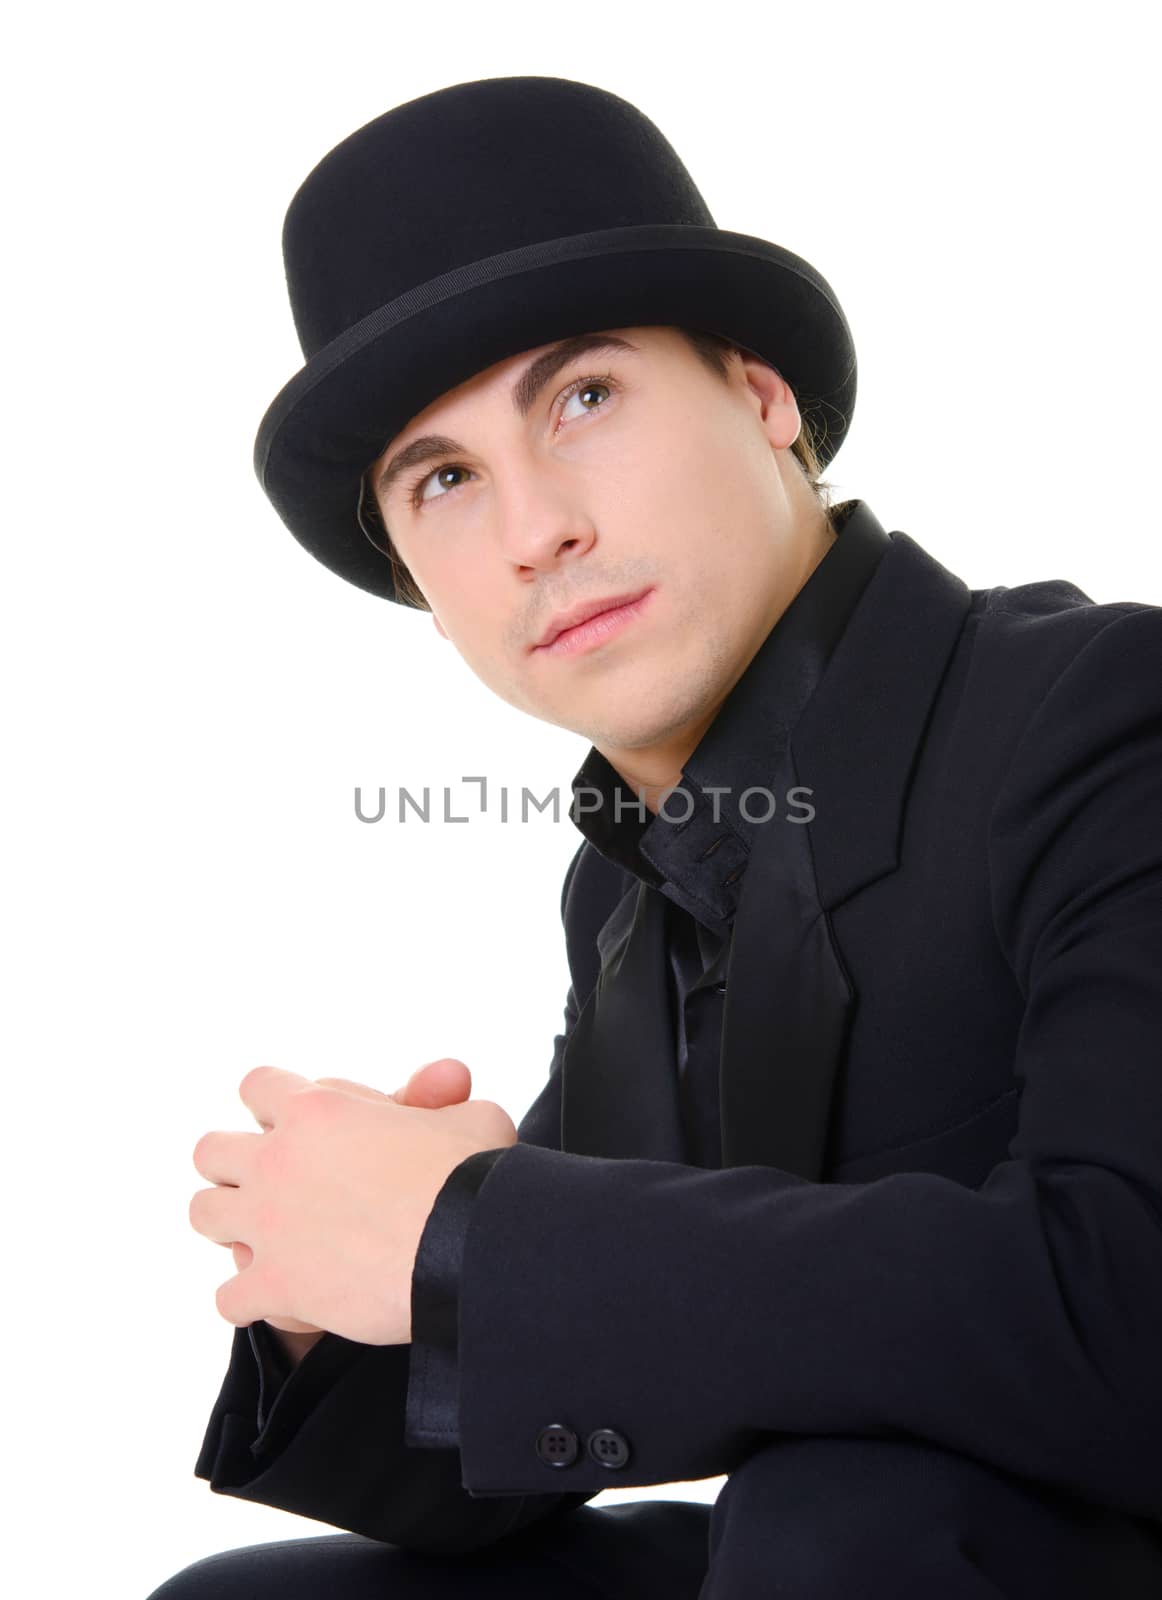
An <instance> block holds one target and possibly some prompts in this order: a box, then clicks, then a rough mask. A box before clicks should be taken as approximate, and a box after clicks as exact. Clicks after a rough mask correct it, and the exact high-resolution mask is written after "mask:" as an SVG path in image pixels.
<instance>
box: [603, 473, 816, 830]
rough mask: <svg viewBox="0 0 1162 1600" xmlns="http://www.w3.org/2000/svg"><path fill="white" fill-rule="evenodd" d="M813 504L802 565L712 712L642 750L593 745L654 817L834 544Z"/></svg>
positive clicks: (678, 782)
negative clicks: (775, 628) (759, 653)
mask: <svg viewBox="0 0 1162 1600" xmlns="http://www.w3.org/2000/svg"><path fill="white" fill-rule="evenodd" d="M812 508H813V514H812V515H811V516H810V518H809V520H808V523H807V528H808V532H807V535H806V538H805V541H804V549H805V552H806V553H805V557H804V563H803V568H802V570H801V574H800V576H799V578H798V581H797V583H796V584H795V588H794V591H793V592H792V593H791V594H790V595H788V596H787V597H786V598H785V599H784V600H783V601H782V602H781V603H779V604H777V606H776V608H775V611H774V614H773V615H772V616H771V617H770V618H769V620H768V622H767V624H766V626H765V628H764V630H763V632H762V634H761V636H760V638H759V639H758V641H757V643H756V644H755V645H754V648H753V649H752V650H751V651H750V652H749V654H748V655H747V657H746V659H745V660H744V661H743V662H742V664H741V665H740V666H739V667H738V669H737V671H736V673H735V675H734V678H733V679H732V680H731V682H730V683H729V684H728V686H727V688H726V689H725V691H724V692H723V693H722V695H720V697H719V699H718V701H717V703H716V704H715V705H714V706H713V707H712V708H711V709H710V711H708V712H707V713H705V714H704V715H703V716H702V717H700V718H699V719H698V721H697V722H695V723H693V724H688V725H687V726H686V727H684V728H682V729H681V730H680V731H679V732H678V733H677V734H675V735H673V736H672V737H670V738H668V739H665V740H663V741H662V742H660V743H659V744H656V745H651V746H650V747H649V748H648V749H645V750H613V751H610V750H604V749H601V747H600V746H597V749H599V750H600V752H601V754H602V755H603V756H604V757H605V759H606V760H607V761H608V762H609V764H610V766H611V767H613V769H614V771H615V772H616V773H617V774H618V776H619V777H620V778H621V780H622V782H623V783H625V784H626V786H627V787H628V788H629V789H631V790H632V791H633V793H634V795H635V796H636V797H638V798H639V799H641V800H642V801H643V802H644V804H645V806H646V809H647V810H648V811H649V812H651V813H652V814H653V815H656V814H657V812H658V810H659V808H660V807H661V805H662V804H663V802H664V801H665V799H666V796H667V795H668V794H669V793H670V791H671V790H672V789H674V788H675V787H676V786H677V785H678V784H680V783H681V781H682V769H683V767H684V766H685V765H686V762H687V761H688V760H689V759H690V757H691V756H692V755H693V753H694V751H695V750H696V749H697V748H698V745H699V744H700V743H701V741H702V739H703V737H704V735H705V733H706V730H707V729H708V728H709V727H710V725H711V723H712V722H713V721H714V719H715V717H716V716H717V715H718V713H719V711H720V710H721V709H722V706H723V705H724V704H725V702H726V700H727V699H728V698H729V695H730V692H731V690H732V689H733V688H734V686H735V684H736V683H737V682H738V680H739V679H740V678H741V677H742V676H743V674H744V673H745V671H746V669H747V667H748V666H749V665H750V663H751V662H752V661H753V660H754V658H755V656H756V655H757V654H758V652H759V650H760V649H761V648H762V645H763V642H764V641H765V640H766V638H767V637H768V636H769V634H770V631H771V629H772V628H773V627H774V626H775V624H776V623H777V622H778V621H779V618H780V617H781V616H782V615H783V613H784V612H785V611H786V610H787V609H788V607H789V606H790V604H791V601H792V600H794V598H795V596H796V595H797V594H798V593H799V591H800V590H801V589H802V588H803V586H804V584H805V583H806V582H807V580H808V578H809V577H810V576H811V574H812V573H813V572H814V571H815V569H816V567H817V566H818V565H819V563H820V562H821V561H822V560H823V557H824V556H825V555H826V554H827V552H828V551H829V550H830V549H831V547H832V545H833V544H834V543H835V541H836V538H837V537H838V535H837V534H836V532H835V529H834V528H833V527H832V525H831V522H830V519H829V518H828V516H827V515H826V513H825V512H824V510H823V508H822V507H821V506H820V505H819V504H818V502H817V501H816V500H815V499H814V493H813V492H812Z"/></svg>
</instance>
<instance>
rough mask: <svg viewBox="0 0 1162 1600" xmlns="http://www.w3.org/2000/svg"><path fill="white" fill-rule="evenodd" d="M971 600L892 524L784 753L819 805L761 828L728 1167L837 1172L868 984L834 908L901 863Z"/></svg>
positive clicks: (787, 767)
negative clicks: (836, 1138) (920, 762)
mask: <svg viewBox="0 0 1162 1600" xmlns="http://www.w3.org/2000/svg"><path fill="white" fill-rule="evenodd" d="M970 604H971V594H970V591H969V589H968V587H967V585H966V584H965V583H964V582H963V581H962V580H961V579H960V578H958V577H956V576H955V574H953V573H951V572H949V571H948V570H947V569H946V568H945V567H943V566H941V565H940V563H939V562H938V561H935V560H934V559H933V558H932V557H931V556H930V555H928V553H927V552H926V551H925V550H923V549H921V547H920V546H919V545H918V544H916V542H915V541H914V540H912V539H910V538H909V537H908V535H907V534H903V533H895V534H893V535H892V545H891V548H890V549H889V550H887V551H885V553H884V556H883V558H882V560H881V561H880V564H879V566H878V567H877V568H876V570H875V572H874V573H873V575H872V577H871V579H870V581H869V583H868V586H867V589H866V590H865V591H864V593H863V594H862V595H861V597H860V600H859V603H858V605H857V606H856V608H855V611H854V612H853V614H852V617H851V620H850V622H849V623H848V625H847V627H846V628H845V629H844V632H843V636H842V637H841V639H840V641H839V643H838V644H837V645H836V647H835V651H834V653H833V655H832V657H831V660H830V661H829V662H828V665H827V668H826V671H825V672H824V674H823V677H822V679H821V680H820V682H819V685H818V687H817V689H816V690H815V693H814V694H813V695H812V697H811V699H810V700H809V701H808V703H807V705H806V707H805V708H804V711H803V713H802V715H801V716H800V718H799V720H798V722H797V723H796V725H795V728H794V729H793V731H792V733H791V737H790V744H789V748H787V749H785V750H784V751H782V752H781V753H780V755H779V758H778V760H777V762H776V771H775V775H774V778H773V781H772V785H771V787H772V789H773V792H774V793H775V794H776V796H778V798H779V803H780V806H782V803H783V797H784V796H785V794H786V792H787V790H788V788H792V787H794V786H795V785H803V786H805V788H806V789H808V790H809V791H810V793H809V794H808V795H806V796H802V795H800V796H799V800H800V803H809V804H810V805H811V806H812V807H814V816H812V817H811V818H810V819H809V820H807V821H804V822H802V823H797V822H788V821H786V819H785V818H784V817H782V816H781V813H780V818H779V819H777V820H775V821H773V822H772V823H771V824H768V825H766V826H764V827H762V828H759V829H757V830H756V832H755V842H754V844H753V846H752V850H751V858H750V860H749V862H748V864H747V869H746V874H745V876H744V878H743V887H742V894H741V897H740V900H739V906H738V910H737V912H736V913H735V920H734V934H733V938H732V941H731V964H730V967H729V969H728V974H727V985H726V1007H725V1012H724V1018H723V1040H722V1057H721V1064H720V1074H721V1087H720V1098H721V1118H722V1159H723V1165H724V1166H747V1165H764V1166H773V1167H778V1168H780V1169H781V1170H782V1171H784V1172H787V1173H791V1174H795V1175H797V1176H798V1177H801V1178H804V1179H807V1180H809V1181H811V1182H819V1181H821V1180H822V1177H823V1173H824V1171H825V1167H826V1151H827V1139H828V1133H829V1129H830V1123H831V1118H832V1111H833V1103H834V1099H835V1091H836V1083H837V1074H838V1068H839V1064H840V1059H841V1056H842V1052H843V1045H844V1041H845V1039H846V1036H847V1029H848V1024H849V1022H850V1017H851V1010H852V1006H853V1004H854V1001H855V999H856V995H855V992H854V990H853V988H852V985H851V983H850V981H849V979H848V977H847V974H846V972H845V970H844V966H843V962H842V958H841V956H840V953H839V951H838V949H837V947H836V944H835V940H834V937H833V934H832V930H831V924H830V918H829V915H828V913H829V912H830V911H831V910H833V909H834V908H835V907H836V906H837V905H838V904H839V903H840V901H842V900H845V899H847V898H848V896H850V895H852V894H854V893H855V892H856V891H857V890H859V889H862V888H866V887H867V886H868V885H869V884H871V883H874V882H875V881H876V880H877V879H879V878H882V877H884V876H885V875H886V874H887V873H889V872H893V871H894V870H895V869H896V867H897V866H898V865H899V838H900V830H901V822H902V815H903V808H904V802H905V799H906V796H907V790H908V784H909V781H910V777H911V773H912V770H913V767H914V764H915V758H916V754H917V751H918V748H919V745H920V742H921V739H922V737H923V733H924V728H925V725H926V723H927V720H928V717H929V714H930V712H931V709H932V705H933V702H934V700H935V698H936V693H937V690H938V688H939V685H940V681H941V679H942V677H943V676H944V673H945V671H946V669H947V666H948V663H949V661H950V659H951V657H952V653H953V651H954V649H955V647H956V642H957V639H958V638H959V637H960V633H961V629H962V628H963V626H964V621H965V618H966V617H967V615H968V610H969V606H970ZM789 814H790V815H800V814H801V813H800V812H799V811H798V810H797V809H796V810H795V811H792V812H790V813H789Z"/></svg>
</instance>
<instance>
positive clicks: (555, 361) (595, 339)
mask: <svg viewBox="0 0 1162 1600" xmlns="http://www.w3.org/2000/svg"><path fill="white" fill-rule="evenodd" d="M638 348H639V347H638V346H637V345H636V344H631V343H630V342H629V340H628V339H622V338H620V337H619V336H618V335H617V334H616V333H577V334H574V335H573V336H572V337H571V338H569V339H563V340H562V341H561V342H560V344H555V345H553V346H552V348H551V349H549V350H545V351H544V352H543V353H542V354H541V355H539V356H537V357H536V359H535V360H534V361H532V362H530V363H529V365H528V366H527V367H526V368H525V369H524V371H523V372H522V373H521V374H520V376H519V377H518V378H517V380H516V382H515V383H514V384H513V386H512V391H511V395H512V408H513V410H514V411H515V412H516V414H517V416H518V417H521V418H524V417H527V416H528V414H529V412H530V411H531V410H532V409H533V406H534V405H535V403H536V399H537V396H538V395H539V394H540V392H541V390H542V389H543V388H544V387H545V385H546V384H547V383H551V382H552V380H553V379H554V378H555V377H556V375H557V373H558V372H560V370H561V368H562V367H567V366H568V365H569V363H570V362H571V361H575V360H576V359H577V358H578V356H583V355H597V354H600V353H602V352H605V353H606V354H615V353H616V354H624V353H625V352H626V351H627V350H632V351H635V352H636V351H637V350H638ZM468 454H470V451H469V450H468V447H467V445H462V444H460V443H458V442H457V441H456V440H455V439H449V438H448V437H447V435H446V434H442V433H426V434H424V436H423V438H422V439H413V440H412V442H411V444H409V445H405V446H404V448H403V449H402V450H400V451H399V452H398V453H397V454H396V455H394V456H392V458H391V460H390V461H389V462H388V463H387V465H386V466H385V467H384V469H383V471H382V473H381V474H380V476H379V482H378V483H377V484H376V486H375V487H376V492H377V493H378V494H379V495H380V497H381V498H384V499H386V497H387V495H388V494H389V493H390V491H391V486H392V484H393V483H394V482H395V481H396V479H397V478H398V477H399V475H400V474H401V473H402V472H407V471H408V470H409V469H410V468H411V467H418V466H421V465H422V464H423V463H424V462H425V461H430V460H431V459H432V458H433V457H434V456H446V455H468Z"/></svg>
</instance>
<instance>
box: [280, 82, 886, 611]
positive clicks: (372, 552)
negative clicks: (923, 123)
mask: <svg viewBox="0 0 1162 1600" xmlns="http://www.w3.org/2000/svg"><path fill="white" fill-rule="evenodd" d="M282 242H283V256H284V259H285V263H286V277H287V288H288V291H289V293H290V302H291V310H292V312H293V315H294V320H295V328H296V331H297V333H298V338H299V343H300V345H301V346H302V351H303V356H304V357H305V360H306V365H305V366H304V367H302V369H301V370H300V371H299V372H297V373H296V374H295V376H294V377H293V378H292V379H291V380H290V382H289V383H288V384H286V386H285V387H284V388H283V389H282V390H281V391H280V392H279V393H278V395H277V396H276V397H275V399H274V400H273V401H272V403H271V405H270V406H269V407H268V409H267V412H266V415H265V416H264V417H263V419H262V422H261V424H260V425H259V429H258V435H257V438H256V439H255V443H254V468H255V471H256V472H257V474H258V479H259V482H260V483H261V484H262V487H263V489H264V490H265V492H266V494H267V495H268V496H269V498H270V501H271V503H272V504H273V506H274V508H275V510H276V511H277V512H278V514H279V516H280V517H281V518H282V520H283V521H284V522H285V523H286V525H287V527H288V528H289V529H290V530H291V532H292V533H293V534H294V536H295V538H296V539H298V541H299V542H300V544H302V545H304V546H305V547H306V548H307V549H308V550H309V551H310V552H311V554H312V555H313V556H316V557H317V558H318V559H319V560H320V561H322V562H323V563H324V565H326V566H328V567H330V568H331V570H332V571H333V572H337V573H338V574H339V575H340V577H343V578H346V579H347V580H348V581H349V582H351V583H354V584H357V585H358V586H359V587H360V588H361V589H367V590H369V591H370V592H371V593H372V594H378V595H382V596H383V597H384V598H385V599H388V600H396V601H399V603H400V604H406V603H407V602H406V601H404V600H402V599H401V597H400V596H399V595H397V593H396V591H395V585H394V583H393V581H392V567H391V563H390V561H389V560H388V558H387V556H386V555H385V554H384V553H383V551H382V550H381V549H379V548H378V547H377V546H375V545H373V543H372V542H371V536H370V535H369V534H367V533H365V531H364V524H363V521H362V519H361V508H362V489H363V473H364V472H365V470H366V469H367V467H368V466H370V464H371V463H372V462H373V461H374V460H376V458H377V457H378V456H379V455H381V454H382V452H383V450H384V449H385V447H386V446H387V444H388V443H389V441H390V440H391V439H392V438H394V436H395V435H396V434H397V433H399V432H400V430H401V429H402V428H403V427H404V426H405V425H406V424H407V423H408V422H409V421H410V419H411V418H412V417H414V416H416V415H417V414H418V413H419V412H420V411H422V410H424V409H425V407H427V406H429V405H431V403H432V401H433V400H436V399H438V397H439V396H440V395H442V394H445V393H447V391H448V390H449V389H454V388H456V387H457V386H458V385H459V384H461V383H464V382H466V381H467V380H468V379H469V378H471V377H474V376H475V375H476V374H477V373H479V372H482V371H484V370H485V369H486V368H487V367H491V366H493V365H494V364H495V363H496V362H498V361H503V360H506V359H508V358H509V357H510V356H513V355H516V354H517V353H519V352H520V351H522V350H529V349H533V348H535V347H537V346H540V345H543V344H549V343H552V342H554V341H556V340H558V339H563V338H565V337H567V336H568V335H570V334H575V333H587V332H595V331H598V330H603V329H607V328H620V327H634V326H638V327H641V326H649V325H653V326H657V325H677V326H687V327H695V328H705V329H708V330H710V331H711V332H714V333H719V334H722V335H724V336H725V337H726V338H728V339H730V340H732V341H733V342H734V343H736V344H738V345H741V346H742V347H743V348H744V349H746V350H749V351H751V352H752V353H753V354H755V355H757V356H758V357H759V358H760V359H761V360H763V361H765V362H767V363H768V364H769V365H770V366H772V367H775V368H776V369H777V370H778V371H779V372H780V373H782V375H783V377H784V378H785V379H786V381H787V382H788V383H789V384H790V386H791V388H792V390H793V391H794V394H795V398H796V401H797V403H798V406H799V410H800V414H801V415H802V416H803V417H804V419H805V420H806V419H808V418H811V419H812V421H813V423H814V428H813V431H814V433H815V435H816V453H817V455H818V456H819V459H820V461H821V463H822V465H823V466H826V465H827V464H828V462H830V461H831V459H832V458H833V456H834V455H835V452H836V451H837V450H838V448H839V446H840V444H841V443H842V440H843V435H844V432H845V430H846V428H847V426H848V424H849V423H850V421H851V415H852V411H853V410H854V407H855V379H856V364H855V348H854V346H853V344H852V339H851V333H850V330H849V329H848V326H847V320H846V318H845V317H844V314H843V311H842V309H841V307H840V305H839V302H838V300H837V299H836V297H835V295H834V293H833V292H832V290H831V288H830V286H829V285H828V283H827V282H826V280H825V279H824V278H823V277H822V276H821V274H820V273H818V272H817V271H816V270H815V268H814V267H812V266H811V265H810V264H809V263H808V262H806V261H804V260H802V259H801V258H800V257H799V256H796V255H792V253H791V252H790V251H789V250H784V249H782V248H781V247H780V246H779V245H777V244H771V243H770V242H769V241H768V240H766V239H756V238H752V237H751V236H749V235H748V234H742V233H729V232H727V231H726V230H725V229H722V228H719V227H717V226H716V224H715V222H714V219H713V217H712V216H711V215H710V212H709V211H708V210H707V208H706V204H705V202H704V201H703V199H702V196H701V195H700V194H699V192H698V190H697V188H696V187H695V185H694V182H693V179H692V178H691V177H690V174H689V173H688V172H687V171H686V168H685V167H684V166H683V165H682V162H681V161H680V160H679V159H678V156H677V155H676V153H675V152H674V150H673V149H672V147H671V146H670V144H669V143H668V142H667V141H666V139H665V138H664V137H663V135H662V134H661V132H660V131H659V130H658V129H657V128H656V127H655V126H654V124H653V123H652V122H651V121H650V120H649V118H648V117H646V116H645V115H644V114H643V113H642V112H641V111H639V110H638V109H637V108H636V107H635V106H632V105H630V104H629V102H628V101H626V100H622V99H621V98H620V97H619V96H617V95H615V94H611V93H609V92H608V91H607V90H604V89H598V88H594V87H593V86H591V85H589V84H586V83H575V82H573V81H572V80H570V79H567V78H548V77H520V78H482V79H477V80H475V81H473V82H469V83H458V84H454V85H452V86H451V87H449V88H446V89H438V90H436V91H435V92H434V93H432V94H426V95H421V96H420V97H419V98H418V99H416V100H409V101H407V102H406V103H405V104H403V105H401V106H396V107H395V108H394V109H393V110H391V111H388V112H385V113H384V115H382V116H380V117H376V118H375V120H374V121H372V122H369V123H367V124H366V125H365V126H364V127H362V128H359V129H358V130H357V131H356V132H355V133H353V134H350V135H349V136H348V137H347V138H346V139H344V140H343V141H342V142H341V143H340V144H338V145H336V146H335V148H334V149H333V150H332V151H331V152H330V153H329V154H328V155H326V156H324V157H323V159H322V160H321V161H320V162H319V164H318V165H317V166H316V167H315V168H314V169H313V170H312V171H311V172H310V173H309V174H308V176H307V177H306V178H305V179H304V180H303V182H302V184H301V185H300V186H299V188H298V190H297V191H296V193H295V195H294V197H293V199H292V200H291V203H290V206H289V207H288V209H287V213H286V220H285V222H284V225H283V236H282Z"/></svg>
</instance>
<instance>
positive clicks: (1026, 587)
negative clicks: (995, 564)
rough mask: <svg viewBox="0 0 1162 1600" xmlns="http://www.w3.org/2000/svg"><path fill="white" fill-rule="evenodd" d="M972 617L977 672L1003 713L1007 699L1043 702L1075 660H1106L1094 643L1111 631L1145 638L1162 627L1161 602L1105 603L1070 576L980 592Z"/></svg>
mask: <svg viewBox="0 0 1162 1600" xmlns="http://www.w3.org/2000/svg"><path fill="white" fill-rule="evenodd" d="M972 616H973V619H974V624H975V626H974V628H973V630H972V639H971V649H972V678H973V680H974V682H975V686H976V688H977V691H978V693H979V694H981V695H983V696H984V697H986V698H987V699H989V700H991V701H992V703H993V704H994V706H995V707H996V710H997V713H998V714H1002V713H1003V709H1004V707H1005V706H1006V704H1007V705H1008V707H1009V709H1010V711H1014V710H1017V709H1018V708H1020V707H1022V706H1023V707H1027V708H1029V709H1031V708H1032V707H1034V706H1037V705H1039V704H1040V703H1041V701H1042V700H1043V699H1044V698H1045V696H1046V694H1047V693H1048V692H1049V691H1050V690H1051V689H1052V687H1053V685H1054V684H1055V683H1056V682H1057V680H1058V679H1059V678H1060V677H1061V676H1062V675H1063V674H1064V673H1066V672H1067V671H1068V670H1069V669H1070V668H1071V667H1073V666H1074V664H1075V663H1084V662H1085V661H1086V660H1090V659H1092V660H1094V661H1097V660H1098V659H1099V657H1100V658H1103V659H1104V655H1105V651H1104V650H1102V649H1101V648H1100V646H1099V648H1098V649H1096V650H1091V648H1090V647H1091V646H1094V645H1095V644H1096V643H1098V641H1099V639H1100V636H1101V635H1103V634H1105V632H1106V630H1107V629H1110V628H1113V629H1114V630H1115V632H1114V635H1113V637H1116V638H1119V639H1121V638H1123V637H1125V638H1127V639H1133V640H1137V639H1141V640H1143V641H1147V640H1150V639H1155V638H1157V637H1158V635H1159V632H1160V630H1162V606H1159V605H1153V604H1151V603H1150V602H1148V601H1144V600H1113V601H1108V602H1098V601H1095V600H1094V599H1093V598H1092V597H1091V596H1090V595H1088V594H1086V593H1085V591H1084V590H1083V589H1081V588H1079V587H1078V585H1077V584H1075V583H1072V582H1070V581H1069V580H1068V579H1066V578H1046V579H1041V580H1039V581H1036V582H1030V583H1022V584H1017V585H1015V586H1013V587H1009V586H1007V585H998V586H997V587H995V588H991V589H981V590H975V591H974V592H973V596H972ZM1131 619H1137V620H1131ZM1127 623H1128V626H1126V624H1127Z"/></svg>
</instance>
